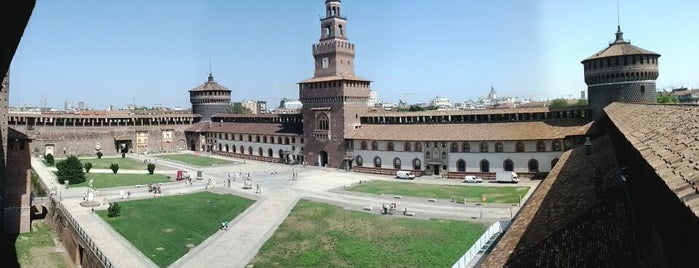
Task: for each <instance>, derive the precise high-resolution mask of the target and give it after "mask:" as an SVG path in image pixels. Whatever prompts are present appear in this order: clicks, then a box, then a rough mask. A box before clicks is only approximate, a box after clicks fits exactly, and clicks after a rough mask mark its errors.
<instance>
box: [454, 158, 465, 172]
mask: <svg viewBox="0 0 699 268" xmlns="http://www.w3.org/2000/svg"><path fill="white" fill-rule="evenodd" d="M456 170H457V171H459V172H466V161H464V160H463V159H459V160H457V161H456Z"/></svg>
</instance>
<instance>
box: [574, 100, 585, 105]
mask: <svg viewBox="0 0 699 268" xmlns="http://www.w3.org/2000/svg"><path fill="white" fill-rule="evenodd" d="M575 105H576V106H585V105H587V100H585V99H579V100H578V102H577V103H575Z"/></svg>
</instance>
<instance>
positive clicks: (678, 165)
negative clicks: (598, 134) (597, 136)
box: [604, 103, 699, 217]
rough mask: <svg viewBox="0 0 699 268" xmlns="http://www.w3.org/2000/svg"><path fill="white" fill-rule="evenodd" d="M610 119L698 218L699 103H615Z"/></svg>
mask: <svg viewBox="0 0 699 268" xmlns="http://www.w3.org/2000/svg"><path fill="white" fill-rule="evenodd" d="M604 111H605V113H606V114H607V115H608V116H609V119H610V120H611V121H612V123H613V124H614V125H616V127H617V128H618V129H619V131H620V132H621V133H622V135H624V137H625V138H626V139H627V140H628V141H629V143H631V145H632V146H633V147H634V148H636V149H637V150H638V151H639V152H640V154H641V155H642V156H643V158H644V159H645V160H646V162H648V163H649V164H650V165H651V166H652V167H653V169H654V170H655V172H656V174H658V176H659V177H660V178H661V179H662V180H663V181H665V184H667V186H668V188H669V189H670V190H671V191H673V192H674V193H675V194H676V195H677V197H678V198H679V199H680V200H681V201H682V202H684V204H685V205H686V206H687V207H688V208H689V209H690V210H691V211H692V212H693V213H694V214H695V215H696V216H697V217H699V190H698V188H697V187H696V186H694V184H695V183H699V106H696V105H660V104H628V103H612V104H610V105H608V106H607V107H606V108H604Z"/></svg>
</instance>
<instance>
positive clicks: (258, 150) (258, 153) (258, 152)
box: [257, 147, 263, 156]
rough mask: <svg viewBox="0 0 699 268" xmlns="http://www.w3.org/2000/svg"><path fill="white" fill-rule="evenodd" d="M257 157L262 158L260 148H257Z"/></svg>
mask: <svg viewBox="0 0 699 268" xmlns="http://www.w3.org/2000/svg"><path fill="white" fill-rule="evenodd" d="M257 155H259V156H263V154H262V147H260V148H257Z"/></svg>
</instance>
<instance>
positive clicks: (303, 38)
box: [10, 0, 699, 109]
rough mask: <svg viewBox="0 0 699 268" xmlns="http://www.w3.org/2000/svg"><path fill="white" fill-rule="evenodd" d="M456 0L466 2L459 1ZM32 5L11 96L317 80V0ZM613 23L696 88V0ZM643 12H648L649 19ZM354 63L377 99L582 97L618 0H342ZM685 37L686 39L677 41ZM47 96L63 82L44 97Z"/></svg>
mask: <svg viewBox="0 0 699 268" xmlns="http://www.w3.org/2000/svg"><path fill="white" fill-rule="evenodd" d="M462 2H463V3H462ZM131 3H134V4H124V3H123V2H120V3H102V2H100V3H94V2H79V3H78V2H39V3H37V6H36V8H35V10H34V14H33V16H32V18H31V20H30V21H29V25H28V27H27V29H26V31H25V34H24V37H23V39H22V42H21V44H20V48H19V49H18V51H17V54H16V55H15V60H14V61H13V64H12V68H11V75H10V79H11V84H10V105H11V106H23V105H32V106H39V105H41V99H42V97H43V98H46V104H47V106H49V107H63V104H64V102H65V101H66V100H68V101H70V102H71V103H73V104H74V105H77V103H78V102H84V103H85V104H86V105H87V106H89V107H93V108H95V109H104V108H106V107H107V106H108V105H115V106H117V107H120V106H125V105H127V104H133V103H136V105H138V106H147V107H152V106H159V105H162V106H168V107H176V106H180V107H183V108H188V107H189V106H190V104H189V94H188V90H190V89H192V88H194V87H196V86H198V85H200V84H201V83H203V82H204V81H206V77H207V76H208V72H209V64H210V62H211V66H212V72H213V76H214V78H215V80H216V81H217V82H219V83H220V84H221V85H223V86H226V87H228V88H229V89H231V90H233V92H232V99H233V101H242V100H249V99H254V100H262V101H267V103H268V105H269V106H270V107H274V106H276V104H278V103H279V100H281V99H282V98H297V97H298V87H297V85H296V83H297V82H299V81H301V80H304V79H306V78H310V77H312V76H313V57H312V55H311V45H312V44H315V43H316V42H318V38H319V34H320V29H319V27H318V18H319V15H321V14H323V13H324V10H323V9H322V5H321V4H322V1H320V0H318V1H299V2H293V3H291V2H290V1H265V2H258V1H231V2H227V1H207V2H203V3H202V2H196V3H189V2H186V1H174V2H168V4H167V5H159V4H157V3H149V2H146V3H140V2H131ZM620 7H621V9H620V10H621V11H620V19H619V21H620V24H621V30H622V31H624V33H625V34H624V36H625V38H626V39H627V40H631V42H632V44H633V45H636V46H639V47H641V48H644V49H648V50H650V51H653V52H657V53H659V54H661V55H662V56H661V58H660V77H659V79H658V81H657V82H658V88H667V87H679V86H699V84H698V82H697V81H696V80H693V79H696V78H694V76H693V75H692V74H693V73H692V72H691V69H692V68H691V67H692V66H691V64H692V63H693V62H695V61H696V60H699V59H697V56H696V55H694V53H693V49H692V44H696V43H697V41H699V37H698V36H699V35H697V34H696V32H697V31H698V30H696V29H693V28H692V27H683V26H684V25H690V23H691V18H692V17H691V11H692V10H697V9H696V8H692V7H699V4H697V3H694V2H691V1H671V2H664V4H663V5H662V6H660V5H658V4H657V3H654V2H651V1H641V2H634V3H633V4H632V3H627V2H625V1H622V2H620ZM649 10H652V11H653V12H654V13H653V15H652V16H653V17H648V14H649V13H650V12H648V11H649ZM342 13H343V15H344V16H346V17H347V18H348V25H347V34H348V38H349V41H350V42H352V43H354V44H356V46H357V47H356V48H357V52H356V53H357V54H356V59H355V72H356V74H357V75H358V76H360V77H363V78H366V79H368V80H372V81H374V82H373V83H372V84H373V85H372V89H374V90H376V91H377V95H378V100H383V101H387V102H397V101H398V100H399V99H403V100H407V101H408V102H409V103H418V102H427V101H429V100H430V99H432V98H434V97H437V96H441V97H446V98H449V99H450V100H451V101H452V102H462V101H465V100H469V99H473V100H477V99H478V98H479V97H484V96H485V95H486V94H487V93H488V91H489V89H490V86H491V85H492V86H494V87H495V89H496V90H497V91H498V96H517V97H525V98H528V97H533V98H535V99H553V98H560V97H568V96H572V97H579V96H580V91H581V90H584V89H586V85H585V84H584V81H583V71H582V69H583V68H582V64H580V61H581V60H582V59H584V58H586V57H588V56H590V55H592V54H594V53H596V52H597V51H599V50H601V49H603V48H605V47H606V46H607V42H609V41H612V40H613V38H614V32H615V31H616V26H617V10H616V2H615V1H589V2H584V3H558V2H556V1H535V2H530V3H520V2H505V1H495V2H486V3H470V2H466V1H442V2H440V4H439V5H434V4H433V3H431V2H426V1H425V2H410V3H403V2H400V1H380V2H365V1H347V0H346V1H343V9H342ZM680 37H681V39H680ZM53 92H60V93H58V94H53Z"/></svg>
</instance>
